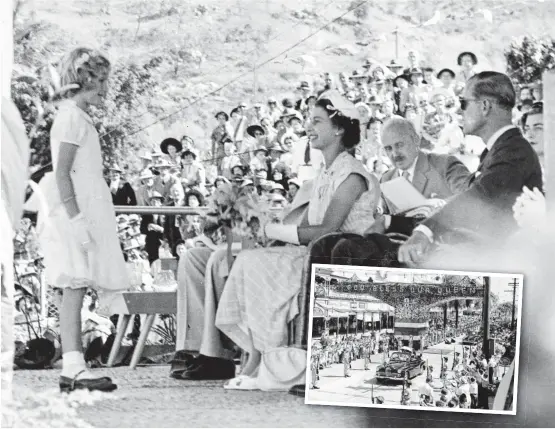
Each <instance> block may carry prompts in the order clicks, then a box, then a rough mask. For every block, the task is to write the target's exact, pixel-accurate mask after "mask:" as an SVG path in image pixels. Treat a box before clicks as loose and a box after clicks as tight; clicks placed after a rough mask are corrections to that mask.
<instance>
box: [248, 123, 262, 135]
mask: <svg viewBox="0 0 555 429" xmlns="http://www.w3.org/2000/svg"><path fill="white" fill-rule="evenodd" d="M255 131H260V132H261V133H262V134H264V135H266V131H265V130H264V128H262V126H260V125H258V124H255V125H251V126H250V127H247V134H248V135H249V136H251V137H255V135H254V132H255Z"/></svg>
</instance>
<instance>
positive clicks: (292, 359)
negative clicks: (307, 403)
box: [257, 347, 307, 391]
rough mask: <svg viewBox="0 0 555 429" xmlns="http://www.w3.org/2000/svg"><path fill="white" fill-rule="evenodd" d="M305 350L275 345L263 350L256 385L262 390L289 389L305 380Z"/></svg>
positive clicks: (303, 382)
mask: <svg viewBox="0 0 555 429" xmlns="http://www.w3.org/2000/svg"><path fill="white" fill-rule="evenodd" d="M306 360H307V353H306V350H303V349H299V348H296V347H276V348H273V349H270V350H267V351H265V352H264V353H263V354H262V360H261V363H260V367H259V370H258V377H257V378H258V386H259V389H260V390H263V391H289V389H290V388H291V387H293V386H295V385H298V384H305V382H306V367H307V366H306V365H307V362H306Z"/></svg>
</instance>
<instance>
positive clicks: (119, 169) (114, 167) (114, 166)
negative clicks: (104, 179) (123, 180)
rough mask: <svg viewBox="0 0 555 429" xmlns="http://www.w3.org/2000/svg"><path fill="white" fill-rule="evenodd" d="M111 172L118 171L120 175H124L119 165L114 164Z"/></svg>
mask: <svg viewBox="0 0 555 429" xmlns="http://www.w3.org/2000/svg"><path fill="white" fill-rule="evenodd" d="M110 171H117V172H118V173H123V170H122V169H121V168H119V165H118V164H116V163H113V164H112V166H111V167H110Z"/></svg>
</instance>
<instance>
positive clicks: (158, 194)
mask: <svg viewBox="0 0 555 429" xmlns="http://www.w3.org/2000/svg"><path fill="white" fill-rule="evenodd" d="M150 199H151V200H154V199H159V200H163V199H164V197H163V195H162V194H161V193H160V192H158V191H154V192H152V195H151V196H150Z"/></svg>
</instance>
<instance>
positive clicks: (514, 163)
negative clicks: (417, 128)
mask: <svg viewBox="0 0 555 429" xmlns="http://www.w3.org/2000/svg"><path fill="white" fill-rule="evenodd" d="M515 102H516V94H515V89H514V87H513V84H512V82H511V80H510V79H509V77H508V76H507V75H505V74H503V73H498V72H492V71H486V72H482V73H478V74H476V75H474V76H472V77H471V78H470V79H469V80H468V82H467V85H466V87H465V90H464V95H463V97H462V98H461V109H462V110H463V122H464V127H463V132H464V133H465V134H470V135H475V136H478V137H480V138H481V139H482V140H483V141H484V142H486V149H485V150H484V152H483V153H482V155H481V156H480V165H479V166H478V170H477V172H476V173H475V174H474V176H473V177H472V178H471V179H470V181H469V186H468V189H467V190H466V191H464V192H462V193H461V194H459V195H457V196H455V197H454V198H452V199H451V200H450V201H449V202H448V203H447V204H446V205H445V206H444V207H443V208H442V209H441V210H440V211H439V212H437V213H436V214H435V215H433V216H431V217H430V218H428V219H427V220H426V221H424V222H423V223H422V224H421V225H419V226H418V227H417V228H416V229H415V230H414V232H413V234H412V236H411V237H410V238H409V239H408V240H407V241H406V242H405V243H404V244H403V245H402V246H401V247H400V248H399V253H398V258H399V262H400V263H402V264H406V265H409V266H414V265H417V264H419V263H421V262H423V260H424V259H425V258H427V257H428V256H429V255H428V253H429V252H430V250H431V249H432V245H433V244H435V243H437V242H439V241H440V240H442V241H449V239H450V238H452V237H453V236H454V235H455V234H456V233H457V232H459V233H460V232H463V233H464V235H467V236H470V237H472V239H471V241H472V242H479V243H482V244H486V243H487V245H488V247H490V248H491V247H492V246H495V245H496V244H500V243H501V242H503V241H505V240H506V239H507V238H508V237H509V236H510V233H511V232H513V231H515V230H516V228H517V225H516V222H515V220H514V218H513V213H512V206H513V204H514V202H515V201H516V198H517V197H518V195H520V193H521V192H522V188H523V187H524V186H526V187H528V188H529V189H533V188H534V187H537V188H538V189H539V190H541V189H542V171H541V166H540V162H539V159H538V156H537V154H536V152H535V151H534V149H533V148H532V146H531V145H530V143H529V142H528V141H527V140H526V139H525V138H524V137H523V136H522V133H521V132H520V130H519V129H518V128H517V127H515V126H514V125H513V124H512V110H513V108H514V106H515Z"/></svg>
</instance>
